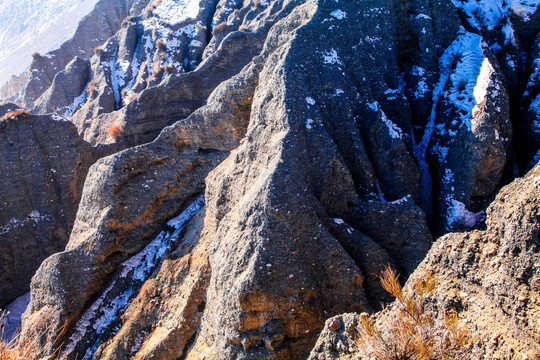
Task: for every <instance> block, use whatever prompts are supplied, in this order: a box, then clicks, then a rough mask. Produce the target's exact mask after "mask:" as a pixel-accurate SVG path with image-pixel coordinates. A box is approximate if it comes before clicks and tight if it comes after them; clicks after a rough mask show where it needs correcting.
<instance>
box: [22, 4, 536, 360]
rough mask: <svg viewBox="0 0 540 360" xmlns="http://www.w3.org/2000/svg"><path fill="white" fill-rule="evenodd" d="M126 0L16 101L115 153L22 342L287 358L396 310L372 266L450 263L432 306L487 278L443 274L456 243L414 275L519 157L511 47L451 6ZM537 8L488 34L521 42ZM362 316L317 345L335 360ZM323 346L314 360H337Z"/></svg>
mask: <svg viewBox="0 0 540 360" xmlns="http://www.w3.org/2000/svg"><path fill="white" fill-rule="evenodd" d="M460 3H461V2H460ZM138 5H139V6H140V7H138V8H137V11H140V16H135V17H129V18H127V19H126V21H125V22H124V23H123V25H122V26H121V27H120V29H119V30H118V32H117V33H116V34H115V35H114V36H112V37H111V38H110V39H108V40H107V41H106V42H105V43H104V44H103V46H101V47H99V48H98V49H97V50H96V52H95V54H94V55H93V56H92V57H91V58H90V59H89V60H82V59H81V60H79V59H75V60H74V61H73V62H72V63H71V64H70V65H69V66H68V67H67V68H65V69H63V70H62V71H61V72H59V73H58V74H57V75H56V78H55V80H54V82H52V86H51V87H50V88H49V89H48V90H47V91H46V92H45V93H44V94H43V96H41V98H40V99H39V100H38V101H37V102H36V104H37V106H36V107H35V108H34V109H33V111H37V112H49V111H60V112H61V114H62V115H63V116H65V117H66V118H70V120H71V121H72V122H73V123H74V124H75V125H76V127H77V130H78V132H79V133H80V136H81V137H82V138H83V139H85V140H86V141H87V142H89V143H90V144H91V145H93V146H96V147H98V146H100V145H103V144H114V146H116V148H117V149H125V148H128V149H126V150H123V151H121V152H118V153H116V154H114V155H112V156H109V157H106V158H102V159H101V160H99V161H98V162H97V163H95V164H94V165H93V166H92V168H91V169H90V171H89V175H88V177H87V179H86V183H85V187H84V190H83V194H82V200H81V202H80V206H79V209H78V213H77V217H76V220H75V223H74V226H73V230H72V231H71V233H70V238H69V243H68V245H67V247H66V248H65V250H64V251H61V252H58V253H56V254H55V255H53V256H51V257H50V258H48V259H47V260H46V261H45V262H44V263H43V264H42V265H41V267H40V269H39V270H38V271H37V273H36V275H35V277H34V279H33V281H32V286H31V302H30V305H29V308H28V310H27V312H26V314H25V316H24V321H23V332H22V337H23V339H24V338H32V339H38V341H39V343H40V345H43V348H42V350H43V353H44V354H52V353H54V352H55V351H56V350H58V353H59V354H60V355H61V356H63V357H65V358H68V359H75V358H88V359H92V358H93V359H118V358H135V359H150V358H160V359H170V358H185V359H233V358H234V359H261V358H271V359H290V358H298V359H302V358H306V357H308V356H309V354H310V352H311V350H312V348H313V345H314V344H315V342H316V341H317V338H318V336H319V332H320V331H321V330H322V329H323V327H324V324H325V321H326V320H327V319H328V318H330V317H332V316H334V315H336V314H340V313H345V312H360V311H373V310H378V309H379V308H380V307H381V306H383V305H384V303H389V302H390V301H391V298H390V297H389V296H388V295H387V294H386V293H385V292H384V290H383V288H382V286H381V282H380V279H379V277H378V276H379V274H380V273H381V271H382V270H383V269H385V268H386V267H388V266H389V267H390V268H392V269H394V270H395V271H397V272H399V273H400V274H402V277H403V280H405V279H406V278H407V277H408V276H409V275H410V274H412V273H414V272H415V271H417V273H416V274H419V273H420V274H421V272H422V271H425V270H423V269H425V267H426V266H428V265H426V264H432V265H429V266H431V267H433V268H435V267H436V266H439V265H436V264H437V262H441V264H443V265H447V267H448V269H443V270H438V271H440V272H441V273H443V274H446V275H448V279H446V280H445V279H441V280H440V282H439V286H440V289H441V292H440V296H441V299H443V298H444V297H445V296H447V295H446V292H445V291H443V290H444V289H445V287H448V288H449V287H450V286H454V287H455V286H458V285H462V284H461V283H459V281H461V282H463V284H465V285H466V286H469V285H468V284H469V283H468V281H469V280H467V279H468V277H469V276H470V277H475V276H478V278H474V279H477V280H478V281H487V280H486V278H484V277H483V274H482V273H481V271H482V269H484V263H483V261H484V260H481V259H482V258H481V256H480V255H477V254H476V253H474V252H473V253H472V259H473V260H474V259H476V258H475V256H477V257H478V259H477V260H474V261H473V260H467V262H465V264H468V265H471V266H473V265H474V266H473V267H472V268H471V269H472V270H471V273H470V274H469V273H468V272H465V273H462V274H460V276H461V277H459V276H458V275H456V274H454V271H456V272H457V271H458V270H459V271H465V270H463V269H464V267H459V269H458V266H457V265H456V264H457V262H458V260H457V259H458V258H459V259H461V256H462V255H463V256H465V257H467V259H469V257H471V256H470V254H469V253H467V254H465V253H463V254H461V251H466V249H467V246H469V245H470V246H473V244H472V243H471V244H469V245H466V244H468V242H467V241H468V240H469V239H470V238H471V235H466V234H465V235H463V234H462V235H451V236H449V237H443V239H453V238H454V237H455V239H456V240H455V241H456V244H457V242H459V241H458V240H457V239H458V238H459V237H460V236H462V237H463V239H466V240H467V241H465V240H463V241H464V242H463V244H465V245H463V247H458V246H457V245H456V248H457V250H456V252H448V253H447V252H445V251H442V250H441V249H439V250H437V249H432V250H431V253H430V255H429V257H428V260H426V263H424V264H423V265H422V266H421V267H420V269H417V267H418V265H419V264H420V263H421V262H422V260H423V259H424V258H425V256H426V254H427V253H428V251H429V249H430V248H431V245H432V239H433V235H432V234H434V235H436V236H438V235H440V234H444V233H447V232H449V231H457V230H459V231H462V230H468V229H471V228H475V227H482V226H484V225H483V223H484V221H485V212H484V211H485V209H486V207H487V205H488V204H489V203H490V202H491V201H492V200H493V198H494V197H495V194H496V193H497V192H498V190H499V189H500V188H501V186H502V185H503V183H504V182H505V181H506V180H507V179H508V178H509V177H511V176H512V175H511V174H512V171H510V170H511V168H512V167H513V166H514V165H515V164H516V163H518V162H517V161H515V160H513V158H515V157H516V155H520V156H521V155H522V154H524V153H525V152H524V151H522V150H516V149H518V146H516V145H515V142H516V141H517V140H514V141H512V137H513V136H517V135H515V134H513V129H514V127H519V126H521V125H522V124H523V121H525V120H523V119H525V117H524V115H523V114H520V113H519V112H514V111H513V109H512V107H513V106H515V103H516V99H517V98H518V97H519V96H521V95H518V94H519V90H520V86H521V85H520V82H521V81H522V80H523V79H524V78H526V77H527V76H528V74H524V73H523V74H522V73H521V72H519V71H512V70H511V69H510V68H509V67H508V66H507V65H508V64H504V65H502V64H501V62H502V59H504V56H502V55H501V53H505V54H506V53H509V54H510V53H512V52H513V51H515V50H516V49H519V50H520V51H521V50H523V51H527V49H525V48H523V49H522V48H520V46H521V45H520V43H519V42H516V43H515V44H513V45H511V46H510V45H508V46H505V47H504V49H503V48H501V49H500V50H497V47H496V42H497V41H500V38H499V37H494V35H493V34H494V33H493V31H495V32H497V31H501V30H497V29H498V27H489V28H488V27H486V26H483V25H482V24H480V25H478V24H475V23H471V22H470V16H469V15H470V14H469V13H468V12H467V11H469V10H470V8H466V9H462V10H459V9H457V8H456V6H458V7H459V4H453V3H452V2H451V1H450V0H440V1H427V0H414V1H407V2H403V1H398V0H395V1H384V2H381V1H378V0H369V1H362V2H337V1H335V0H308V1H304V0H276V1H238V0H220V1H218V0H202V1H195V0H191V1H169V0H155V1H152V2H151V3H150V4H149V5H148V6H146V7H144V9H143V5H144V4H143V3H142V2H141V3H138ZM471 6H472V5H471ZM506 10H508V9H506ZM508 11H514V10H508ZM533 13H534V12H530V13H527V14H529V15H527V16H531V18H530V19H529V20H528V21H524V20H515V19H514V18H513V17H504V19H503V20H500V21H512V23H511V25H512V26H515V27H516V34H523V35H519V36H522V38H523V39H529V38H530V37H531V36H533V35H530V34H529V33H531V34H532V33H534V32H535V31H536V32H538V31H537V30H538V29H537V27H536V26H537V23H536V20H535V17H534V16H532V15H531V14H533ZM509 19H510V20H509ZM497 24H499V25H501V24H502V23H497ZM516 24H519V26H518V25H516ZM460 25H462V26H460ZM499 25H497V26H499ZM527 34H528V35H527ZM492 35H493V36H492ZM484 37H485V39H484ZM533 37H534V36H533ZM497 39H499V40H497ZM527 41H529V40H523V42H524V43H527ZM518 53H519V52H518ZM512 59H514V58H512ZM520 61H521V60H520ZM531 66H532V65H531ZM75 69H83V70H84V71H83V72H81V71H78V70H77V71H75ZM524 72H526V71H525V70H524ZM86 75H88V77H86V78H85V76H86ZM67 85H69V86H67ZM532 87H533V86H532V85H531V88H532ZM514 114H518V115H514ZM533 115H534V114H533ZM531 116H532V115H531ZM531 119H532V118H531ZM530 121H533V123H534V120H529V122H530ZM167 125H169V126H167ZM517 134H518V135H519V134H521V135H519V136H523V137H522V138H521V139H520V141H528V140H530V139H532V138H533V137H534V134H529V135H523V134H525V132H524V131H521V130H519V131H518V132H517ZM143 143H146V144H144V145H139V144H143ZM135 145H137V146H135ZM133 146H134V147H133ZM532 149H534V143H533V145H531V149H530V151H528V154H529V155H527V156H528V158H527V159H526V160H523V163H529V162H530V160H531V159H532V157H533V153H534V151H533V150H532ZM536 150H537V151H538V149H536ZM527 156H525V157H527ZM520 166H521V165H520ZM523 168H525V166H522V169H523ZM516 171H519V168H517V170H516ZM529 179H530V176H529ZM527 181H529V180H527ZM527 189H528V190H529V194H528V196H530V197H533V198H534V196H537V194H538V192H537V191H536V190H537V189H536V188H534V187H532V186H531V187H530V188H527ZM522 190H524V189H522ZM533 190H534V191H533ZM535 191H536V192H535ZM203 193H204V194H205V199H206V205H205V207H204V208H203V209H202V210H201V211H200V212H199V213H198V214H197V215H195V211H192V210H190V209H192V206H193V204H199V201H201V200H200V195H201V194H203ZM535 194H536V195H535ZM531 201H532V200H531ZM200 205H201V206H202V204H200ZM516 207H517V205H516ZM495 208H496V205H493V206H492V207H491V209H492V210H490V213H493V209H495ZM535 209H536V208H531V209H528V210H530V211H531V213H530V214H533V213H534V211H536V210H535ZM186 213H189V214H191V215H190V216H186V215H184V214H186ZM178 214H182V215H181V216H180V218H182V219H183V220H182V226H181V227H179V228H176V227H174V226H173V228H172V229H171V228H170V226H172V225H171V222H170V221H169V220H170V219H172V218H175V217H176V216H177V215H178ZM507 214H510V215H511V214H513V213H512V212H508V213H507ZM527 214H529V212H527ZM516 216H517V215H516ZM530 216H532V215H530ZM500 218H501V216H499V215H496V216H494V217H493V216H492V218H491V219H490V220H488V222H487V226H488V229H487V230H486V232H474V233H472V234H477V236H478V237H477V238H475V239H479V238H481V237H483V236H486V237H489V236H492V235H489V234H492V233H493V232H494V230H493V229H496V228H497V226H495V223H494V222H495V221H499V220H500ZM494 219H495V220H494ZM516 221H517V220H516ZM172 223H175V221H173V222H172ZM501 223H502V220H501ZM167 224H168V225H167ZM534 224H536V223H534ZM531 226H532V225H531ZM531 229H532V228H531ZM515 230H516V231H518V230H519V229H515ZM529 235H530V234H529ZM465 236H469V237H468V238H465ZM493 236H499V235H496V234H495V235H493ZM524 236H525V235H524ZM439 241H441V240H439ZM501 241H502V240H501ZM508 241H514V240H512V239H510V238H509V239H508ZM515 241H521V240H519V238H517V239H516V240H515ZM523 241H525V240H523ZM438 244H440V243H438ZM478 244H480V243H478ZM478 244H476V245H475V246H480V245H478ZM520 249H522V250H523V249H525V247H524V245H523V246H522V245H520ZM437 251H439V252H437ZM501 251H502V250H501ZM527 251H528V250H527ZM535 251H536V250H535V248H534V246H532V247H531V250H530V252H529V253H530V256H529V258H531V259H536V258H535V256H536V255H534V254H535ZM435 254H438V255H437V256H435ZM460 254H461V255H460ZM454 255H455V256H456V258H452V257H450V256H454ZM515 256H518V254H517V253H516V254H515ZM529 258H527V259H529ZM445 259H446V260H445ZM475 261H476V262H475ZM509 261H510V260H509ZM520 261H521V260H519V261H518V264H521V262H520ZM526 261H529V260H526ZM136 264H142V265H141V266H143V265H145V264H146V265H147V266H146V265H145V266H143V267H139V265H136ZM443 265H440V266H443ZM468 265H467V266H468ZM509 266H510V265H509ZM516 266H517V265H516ZM519 266H521V265H519ZM524 266H525V267H526V265H524ZM456 269H458V270H456ZM505 271H506V270H505ZM512 271H514V270H512ZM512 271H508V272H506V273H505V272H503V273H501V274H502V275H501V274H499V275H501V276H503V275H504V276H508V277H510V275H509V274H510V273H511V272H512ZM516 271H517V270H516ZM520 271H521V270H520ZM529 273H530V272H529ZM529 273H527V274H529ZM527 274H525V275H527ZM514 275H515V274H514ZM518 275H519V274H518ZM525 275H523V274H521V275H519V276H518V277H517V278H516V279H515V281H520V279H521V278H523V276H525ZM415 276H416V277H418V276H421V275H415ZM527 276H528V275H527ZM531 276H532V278H531V279H533V280H531V281H532V282H534V281H536V280H534V279H536V278H535V277H534V276H536V275H534V274H533V275H531ZM454 279H456V280H455V281H456V282H457V283H458V285H456V284H453V283H452V281H454ZM471 279H472V278H471ZM527 279H528V278H527ZM513 281H514V280H513ZM527 281H528V280H526V282H527ZM470 282H473V281H472V280H470ZM527 284H529V283H528V282H527ZM535 284H536V283H535ZM465 285H464V286H465ZM514 285H515V286H518V285H516V284H514ZM514 285H512V287H508V288H507V290H505V291H507V293H504V292H501V293H500V296H507V295H508V294H510V293H511V292H512V291H514V290H513V287H514ZM527 286H530V287H531V289H535V288H534V286H536V285H534V284H532V285H527ZM477 290H478V294H479V295H478V296H480V297H482V299H491V298H489V296H491V295H489V294H488V295H485V294H484V293H483V292H482V291H484V290H481V289H477ZM497 291H498V290H497ZM501 291H502V290H501ZM464 292H466V293H467V294H469V290H464ZM526 295H527V294H526ZM526 295H524V296H526ZM437 296H439V295H437ZM497 296H499V295H497ZM494 299H495V298H494ZM443 300H444V299H443ZM443 300H441V302H440V304H447V303H448V302H444V301H443ZM437 301H438V300H437ZM486 301H487V300H486ZM489 301H492V300H489ZM497 301H498V300H497ZM501 301H502V303H501V306H503V308H504V307H505V306H506V308H505V309H506V311H507V312H508V311H510V308H509V305H508V306H507V305H504V304H503V303H504V302H505V301H506V300H501ZM495 302H496V301H495V300H493V303H494V304H495ZM433 303H434V304H436V303H437V302H436V301H435V300H434V302H433ZM486 304H490V303H489V302H486ZM505 304H506V303H505ZM508 304H510V302H508ZM445 306H446V305H445ZM486 306H487V305H486ZM490 306H491V305H490ZM493 309H495V310H493ZM493 309H492V310H493V311H494V312H493V314H496V312H497V311H496V307H495V305H493ZM458 310H463V309H458ZM430 311H433V312H434V313H435V312H436V308H435V307H434V308H433V309H431V310H430ZM474 311H476V310H474ZM474 311H472V310H471V312H470V316H471V318H472V317H473V316H474V314H477V313H476V312H474ZM490 311H491V310H490ZM388 313H389V314H391V311H390V312H388ZM463 314H464V315H463V316H465V315H466V313H463ZM499 315H500V314H498V313H497V314H496V315H493V319H495V320H494V321H502V322H504V323H505V324H506V323H508V324H512V321H514V320H515V319H518V317H517V315H516V316H514V315H511V316H510V320H508V319H506V320H501V319H503V318H502V317H500V316H499ZM467 316H469V315H467ZM512 316H514V317H512ZM520 316H521V315H520ZM512 319H514V320H512ZM357 320H358V318H356V317H355V316H354V315H351V316H348V317H345V318H344V319H339V318H338V319H334V320H331V321H329V322H327V323H326V325H327V330H324V334H329V332H332V331H333V332H337V333H339V335H338V336H339V337H341V340H340V341H342V342H343V344H344V345H345V347H346V348H347V349H348V348H349V347H350V346H353V341H354V339H352V340H351V338H348V335H347V332H350V331H351V329H353V328H354V327H355V326H356V323H355V321H357ZM516 324H517V323H516ZM478 326H479V327H478V328H479V329H480V325H478ZM512 326H513V325H512ZM516 326H517V325H516ZM527 326H529V325H527ZM516 329H517V328H516ZM479 331H480V332H481V330H479ZM325 336H326V335H323V338H322V340H321V341H322V342H323V345H321V346H320V347H317V348H316V350H315V354H316V355H312V356H323V358H324V356H329V357H330V355H328V353H326V352H325V351H326V350H325V349H330V350H328V351H334V350H335V351H336V354H338V355H336V356H342V355H343V354H344V353H345V352H346V351H344V350H342V349H341V348H337V347H341V346H342V345H343V344H342V345H339V346H338V345H335V343H336V341H337V340H336V339H335V338H332V339H331V340H328V341H329V345H324V344H325V341H326V340H325ZM328 336H330V337H332V336H333V335H328ZM508 336H513V335H508ZM51 339H54V340H51ZM530 339H531V340H522V341H523V345H519V346H518V348H519V349H530V348H532V347H533V345H534V341H536V340H534V337H530ZM505 341H506V340H505ZM509 341H510V340H509ZM512 341H513V340H512ZM334 348H335V349H334ZM332 349H334V350H332ZM336 349H337V350H336ZM481 349H483V350H482V351H485V352H486V353H488V351H491V350H489V348H487V347H485V348H481ZM520 351H521V350H520ZM317 352H319V355H317ZM321 354H322V355H321ZM332 356H334V355H332ZM343 356H345V355H343Z"/></svg>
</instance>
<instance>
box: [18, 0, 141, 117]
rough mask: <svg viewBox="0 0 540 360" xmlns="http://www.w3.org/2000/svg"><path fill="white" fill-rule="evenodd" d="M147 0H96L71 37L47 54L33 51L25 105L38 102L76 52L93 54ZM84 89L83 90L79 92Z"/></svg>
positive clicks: (85, 56) (30, 105) (83, 56)
mask: <svg viewBox="0 0 540 360" xmlns="http://www.w3.org/2000/svg"><path fill="white" fill-rule="evenodd" d="M147 2H148V0H122V1H113V0H99V1H97V2H95V6H94V8H93V10H92V11H90V13H89V14H88V15H86V16H85V17H84V18H83V19H82V20H81V22H80V23H79V25H78V27H77V29H76V30H75V32H74V34H73V36H72V37H71V38H70V39H69V40H68V41H66V42H65V43H63V44H62V45H61V46H60V47H59V48H58V49H56V50H53V51H51V52H49V53H47V54H44V55H40V54H34V55H33V61H32V64H31V65H30V79H29V81H28V83H27V85H26V89H25V93H24V98H23V101H24V106H25V107H26V108H31V107H32V106H34V103H35V101H36V100H37V99H38V98H39V97H40V96H41V95H42V94H43V93H44V92H45V90H47V88H49V86H51V84H52V83H53V80H54V79H55V76H56V74H57V73H58V72H59V71H62V70H63V69H64V67H65V66H66V65H67V64H68V63H70V62H71V60H72V59H73V58H74V57H75V56H79V57H82V58H88V57H90V56H91V55H92V52H93V50H94V48H95V47H97V46H100V45H102V44H103V42H104V41H105V40H107V39H108V38H109V37H111V36H113V35H114V34H115V33H116V32H117V31H118V29H119V28H120V26H121V24H122V21H124V19H125V18H126V17H127V16H129V15H130V14H133V15H136V14H138V13H139V12H140V9H141V7H142V6H143V5H144V4H146V3H147ZM80 93H81V92H80V91H79V93H78V94H77V96H78V95H80ZM66 95H67V94H66ZM71 100H72V99H71ZM70 103H71V102H70Z"/></svg>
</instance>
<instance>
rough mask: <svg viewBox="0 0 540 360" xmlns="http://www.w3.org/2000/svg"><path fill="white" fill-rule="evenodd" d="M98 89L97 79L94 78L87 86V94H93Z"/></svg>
mask: <svg viewBox="0 0 540 360" xmlns="http://www.w3.org/2000/svg"><path fill="white" fill-rule="evenodd" d="M96 91H97V82H96V80H94V79H92V80H91V81H90V82H89V83H88V86H87V87H86V94H87V95H92V94H93V93H95V92H96Z"/></svg>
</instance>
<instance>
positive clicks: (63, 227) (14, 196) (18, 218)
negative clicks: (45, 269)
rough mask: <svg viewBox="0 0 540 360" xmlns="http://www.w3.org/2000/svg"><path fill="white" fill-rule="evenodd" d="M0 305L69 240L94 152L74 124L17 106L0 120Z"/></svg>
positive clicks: (17, 292)
mask: <svg viewBox="0 0 540 360" xmlns="http://www.w3.org/2000/svg"><path fill="white" fill-rule="evenodd" d="M0 154H2V157H1V158H2V162H1V163H2V175H1V176H0V199H1V203H0V224H1V225H0V244H1V246H2V249H3V250H4V251H2V255H1V256H0V268H1V271H0V304H1V305H4V304H6V303H8V302H10V301H12V300H13V299H15V298H16V297H18V296H20V295H22V294H24V293H26V292H28V290H29V284H30V279H31V277H32V276H33V274H34V273H35V271H36V270H37V268H38V267H39V265H40V263H41V262H42V261H43V260H44V259H45V258H47V257H48V256H50V255H52V254H54V253H56V252H58V251H61V250H62V249H63V248H64V247H65V245H66V243H67V239H68V238H69V233H70V231H71V226H72V224H73V221H74V219H75V214H76V211H77V205H78V202H79V199H80V196H81V193H82V188H83V184H84V179H85V177H86V173H87V171H88V168H89V166H90V164H91V163H92V162H93V161H95V159H94V157H95V156H96V154H95V153H94V151H93V150H92V149H91V147H90V146H89V145H88V144H86V143H85V142H84V141H82V140H81V139H80V138H79V136H78V135H77V130H76V128H75V126H74V125H73V124H72V123H70V122H67V121H62V120H59V119H54V118H52V117H49V116H32V115H28V112H25V111H23V110H18V111H15V112H9V113H7V114H6V115H4V117H3V118H2V119H1V120H0Z"/></svg>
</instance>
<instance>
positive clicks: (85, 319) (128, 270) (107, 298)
mask: <svg viewBox="0 0 540 360" xmlns="http://www.w3.org/2000/svg"><path fill="white" fill-rule="evenodd" d="M203 206H204V196H201V197H199V198H198V199H197V200H195V201H194V202H193V203H192V204H191V205H189V206H188V207H187V208H186V209H185V210H184V211H183V212H182V213H181V214H180V215H178V216H177V217H175V218H173V219H171V220H169V222H168V223H167V225H168V226H170V227H172V228H174V231H173V232H172V234H171V233H168V232H165V231H162V232H161V233H160V234H159V235H158V236H157V237H156V238H155V239H154V240H153V241H152V242H150V243H149V244H148V245H147V246H146V247H145V248H144V249H143V250H142V251H141V252H140V253H138V254H137V255H135V256H133V257H131V258H130V259H128V260H126V261H125V262H123V263H122V264H120V267H119V269H120V272H119V276H117V277H115V278H114V280H113V281H112V282H111V284H110V285H109V286H108V287H107V289H106V290H105V291H104V292H103V293H102V294H101V296H100V297H99V298H98V299H97V300H96V301H95V302H94V303H93V304H92V305H91V306H90V308H89V309H88V310H86V312H85V313H84V314H83V315H82V316H81V318H80V319H79V321H78V322H77V325H76V327H75V330H74V332H73V334H72V335H71V337H70V339H69V341H68V344H67V346H66V348H65V350H64V354H66V355H67V354H69V353H71V352H72V351H74V350H75V347H76V346H77V344H78V343H79V342H80V341H81V340H82V339H83V338H84V337H85V336H86V335H88V334H92V335H94V336H96V338H95V339H94V341H95V342H94V344H93V345H92V344H88V346H87V348H88V351H87V353H86V355H85V356H84V359H91V358H92V356H93V354H94V352H95V351H96V349H97V348H98V347H99V345H100V344H101V340H100V337H101V335H103V334H104V333H105V332H107V331H108V330H110V327H111V325H113V324H114V322H115V321H117V319H118V318H119V316H121V314H122V313H123V312H124V311H125V309H126V308H127V307H128V305H129V301H130V299H131V298H132V297H133V296H134V295H135V294H136V291H137V289H138V288H140V286H141V285H142V284H143V283H144V282H145V281H146V279H147V278H148V276H150V274H151V273H152V271H154V269H155V268H156V267H157V266H158V265H159V264H160V262H161V260H162V259H163V258H164V256H165V255H166V254H167V253H168V252H169V251H170V250H171V248H172V246H173V245H174V244H175V243H176V242H177V241H178V240H179V238H180V235H181V233H182V232H183V230H184V229H185V227H186V226H187V224H188V222H189V221H190V220H191V219H192V218H193V217H194V216H195V215H196V214H197V213H198V212H199V211H200V210H201V208H202V207H203ZM118 289H121V292H120V293H118Z"/></svg>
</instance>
